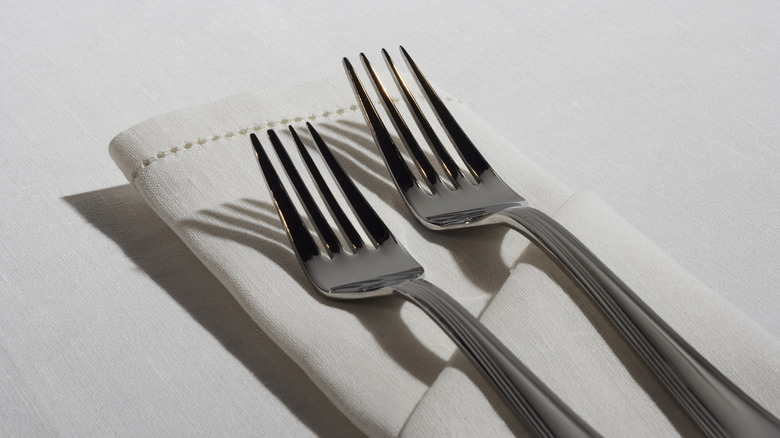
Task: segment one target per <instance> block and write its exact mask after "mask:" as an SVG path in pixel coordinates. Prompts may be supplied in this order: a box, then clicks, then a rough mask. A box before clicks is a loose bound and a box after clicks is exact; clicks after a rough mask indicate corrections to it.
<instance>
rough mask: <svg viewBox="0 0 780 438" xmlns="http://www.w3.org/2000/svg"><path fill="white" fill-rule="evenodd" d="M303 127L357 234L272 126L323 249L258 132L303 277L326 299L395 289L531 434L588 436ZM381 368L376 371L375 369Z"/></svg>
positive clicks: (267, 175)
mask: <svg viewBox="0 0 780 438" xmlns="http://www.w3.org/2000/svg"><path fill="white" fill-rule="evenodd" d="M307 125H308V128H309V131H310V133H311V135H312V138H313V139H314V141H315V143H316V144H317V147H318V149H319V150H320V153H321V155H322V157H323V159H324V161H325V163H326V164H327V166H328V168H329V169H330V171H331V174H332V175H333V177H334V179H335V180H336V182H337V183H338V185H339V186H340V188H341V190H342V193H343V194H344V197H345V199H346V200H347V201H348V203H349V206H350V207H351V208H352V210H353V212H354V213H355V216H356V217H357V219H358V221H359V222H360V225H362V226H363V228H364V230H365V232H366V234H367V235H368V236H369V239H370V242H368V244H367V243H366V242H364V241H363V239H362V238H361V237H360V234H359V233H358V232H357V230H356V229H355V227H354V226H353V225H352V222H351V221H350V220H349V218H348V217H347V215H346V214H345V213H344V211H343V210H342V208H341V207H340V206H339V203H338V201H337V200H336V198H335V197H334V196H333V193H332V192H331V191H330V189H329V188H328V185H327V183H326V182H325V180H324V178H323V177H322V175H321V174H320V172H319V171H318V170H317V167H316V165H315V164H314V161H313V160H312V158H311V156H310V155H309V153H308V152H307V150H306V147H305V146H304V145H303V143H302V142H301V139H300V137H298V134H297V133H296V131H295V129H293V128H292V127H290V132H291V134H292V136H293V140H294V141H295V143H296V145H297V147H298V150H299V152H300V154H301V157H302V159H303V161H304V163H306V167H307V168H308V169H309V172H310V174H311V176H312V179H313V180H314V181H315V183H316V185H317V188H318V189H319V192H320V193H321V195H322V198H323V199H324V202H325V204H326V205H327V207H328V209H329V210H330V212H331V213H332V217H333V218H334V220H335V221H336V222H337V225H338V227H339V228H340V229H341V230H342V232H343V234H342V236H343V237H344V239H345V241H347V242H348V244H349V245H350V246H351V251H350V252H347V251H344V248H343V247H342V245H341V243H340V242H339V239H338V238H337V236H336V234H335V232H334V231H333V229H332V228H331V227H330V225H329V224H328V222H327V220H326V219H325V217H324V216H323V214H322V213H321V211H320V209H319V208H318V207H317V204H316V202H315V201H314V198H313V197H312V196H311V194H310V192H309V190H308V189H307V188H306V185H305V183H304V182H303V180H302V179H301V177H300V175H299V174H298V171H297V170H296V169H295V166H294V165H293V163H292V161H291V159H290V157H289V156H288V155H287V152H285V149H284V146H283V145H282V143H281V141H280V140H279V137H278V136H277V135H276V133H275V132H274V131H273V130H270V131H268V136H269V138H270V140H271V143H272V145H273V147H274V149H275V150H276V154H277V156H278V157H279V161H280V162H281V163H282V166H283V167H284V170H285V172H286V173H287V176H288V178H289V180H290V182H291V183H292V185H293V186H294V188H295V191H296V192H297V193H298V196H299V198H300V200H301V204H302V205H303V207H304V209H305V210H306V212H307V213H308V216H309V218H310V219H311V222H312V225H313V227H314V229H315V231H316V232H317V234H318V235H319V236H320V238H321V239H322V242H323V244H324V247H325V252H326V253H327V254H322V253H321V251H320V249H319V247H318V245H317V244H316V243H315V241H314V239H313V237H312V236H311V234H310V232H309V229H308V228H307V227H306V225H305V224H304V222H303V220H302V219H301V216H300V214H299V213H298V211H297V208H296V206H295V205H294V204H293V202H292V201H291V199H290V197H289V196H288V194H287V191H286V190H285V188H284V186H283V185H282V182H281V180H280V179H279V176H278V174H277V173H276V170H274V166H273V164H271V161H270V160H269V158H268V155H266V153H265V151H264V150H263V146H262V145H261V144H260V141H259V140H258V138H257V136H255V135H254V134H251V136H250V137H251V139H252V144H253V146H254V148H255V152H256V153H257V158H258V160H259V162H260V168H261V170H262V173H263V175H264V176H265V179H266V182H267V183H268V187H269V189H270V191H271V195H272V197H273V199H274V202H275V204H276V207H277V210H278V212H279V217H280V218H281V220H282V223H283V225H284V227H285V229H286V231H287V235H288V237H289V238H290V243H291V245H292V247H293V250H294V252H295V254H296V256H297V257H298V260H299V262H300V263H301V266H302V267H303V269H304V271H306V274H307V276H308V277H309V279H310V280H311V282H312V283H313V284H314V286H315V287H316V288H317V290H318V291H319V292H321V293H322V294H324V295H325V296H326V297H328V298H334V299H359V298H369V297H375V296H381V295H393V294H395V295H399V296H401V297H402V298H404V299H406V300H408V301H410V302H412V303H413V304H415V305H417V306H418V307H420V308H421V309H422V310H423V311H424V312H425V313H426V314H428V316H430V317H431V318H432V319H433V320H434V321H436V323H437V324H438V325H439V326H440V327H441V328H442V329H443V330H444V331H445V332H446V333H447V334H448V335H449V336H450V338H452V340H453V341H454V342H455V344H457V345H458V347H460V349H461V350H462V351H463V352H464V353H465V354H466V356H468V357H469V359H471V361H472V362H473V363H474V364H475V365H476V366H477V367H478V368H479V369H480V370H482V372H483V373H484V374H485V375H486V376H487V377H488V379H489V380H490V381H491V382H492V383H493V385H494V386H495V388H496V389H497V390H498V392H499V393H500V394H501V395H503V396H504V398H505V400H506V401H507V403H508V404H509V406H510V407H511V408H512V410H513V411H514V413H515V414H516V415H517V417H518V418H520V419H521V420H522V421H524V422H525V424H526V426H528V428H529V429H530V430H531V431H532V432H534V433H535V434H536V435H537V436H543V437H548V436H595V435H597V434H596V432H595V431H594V430H593V429H592V428H591V427H590V426H588V425H587V424H586V423H585V422H584V421H583V420H582V419H580V418H579V417H578V416H577V415H576V414H575V413H574V412H572V411H571V409H569V408H568V407H567V406H566V405H565V404H564V403H563V402H562V401H561V400H560V399H559V398H558V397H557V396H556V395H555V394H553V393H552V392H551V391H550V390H549V389H548V388H547V387H546V386H545V385H544V384H543V383H542V382H541V381H540V380H539V379H538V378H537V377H536V376H534V375H533V373H532V372H531V371H530V370H529V369H528V368H526V367H525V366H524V365H523V364H522V363H521V362H520V361H519V360H518V359H517V357H515V356H514V355H513V354H512V353H511V352H510V351H509V350H508V349H507V348H506V347H505V346H504V345H503V344H502V343H501V341H499V340H498V339H497V338H496V337H495V336H494V335H493V334H492V333H491V332H490V331H489V330H488V329H487V328H486V327H485V326H484V325H482V323H480V322H479V321H478V320H477V319H476V318H474V317H473V316H472V315H471V314H470V313H469V312H468V311H467V310H466V309H465V308H464V307H463V306H461V305H460V304H458V302H457V301H455V300H454V299H452V298H451V297H450V296H449V295H447V294H446V293H445V292H443V291H442V290H441V289H439V288H437V287H436V286H434V285H432V284H430V283H428V282H426V281H425V280H423V279H422V278H421V275H422V274H423V268H422V266H420V264H418V263H417V261H415V260H414V258H413V257H412V256H411V255H409V253H407V252H406V250H405V249H404V248H403V247H402V246H401V244H399V243H398V242H397V241H396V240H395V237H393V235H392V233H390V230H389V229H388V228H387V227H386V226H385V224H384V222H382V220H381V219H380V218H379V216H377V214H376V213H375V212H374V210H373V209H372V208H371V206H370V205H369V204H368V203H367V202H366V200H365V198H363V195H362V194H361V193H360V192H359V191H358V189H357V187H355V185H354V184H353V182H352V180H351V179H350V178H349V176H347V174H346V173H345V172H344V170H343V169H342V168H341V166H340V165H339V163H338V162H337V161H336V159H335V158H334V156H333V155H332V154H331V152H330V150H329V149H328V147H327V145H326V144H325V142H324V141H323V140H322V138H321V137H320V136H319V135H318V134H317V131H316V130H315V129H314V127H312V126H311V124H307ZM378 371H379V372H381V370H378Z"/></svg>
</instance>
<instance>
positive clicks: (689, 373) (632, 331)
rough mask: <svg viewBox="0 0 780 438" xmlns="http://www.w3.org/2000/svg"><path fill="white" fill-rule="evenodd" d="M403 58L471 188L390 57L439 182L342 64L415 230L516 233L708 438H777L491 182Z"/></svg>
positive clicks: (623, 292) (588, 261)
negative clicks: (557, 270) (557, 268)
mask: <svg viewBox="0 0 780 438" xmlns="http://www.w3.org/2000/svg"><path fill="white" fill-rule="evenodd" d="M401 52H402V54H403V57H404V59H405V60H406V63H407V65H408V68H409V70H410V71H411V72H412V75H413V76H414V78H415V80H416V82H417V84H418V86H419V88H420V89H421V90H422V94H423V95H424V96H425V98H426V100H427V101H428V103H429V104H430V107H431V109H432V110H433V112H434V113H435V114H436V116H437V118H438V119H439V122H440V124H441V126H442V128H443V129H444V131H445V132H446V133H447V135H448V136H449V139H450V143H451V145H452V146H453V147H454V148H455V149H456V150H457V151H458V153H459V154H460V156H461V158H462V161H463V162H464V163H465V166H466V169H467V171H468V172H469V173H470V174H471V177H472V178H473V179H474V180H475V181H476V184H472V182H470V181H469V180H468V179H467V178H466V177H465V175H464V174H463V173H461V171H460V169H459V168H458V165H457V164H456V162H455V160H454V159H453V158H452V157H451V156H450V154H449V153H448V152H447V149H446V148H445V147H444V145H443V143H442V141H441V140H440V139H439V138H438V136H437V135H436V133H435V132H434V129H433V128H432V127H431V125H430V123H429V122H428V121H427V119H426V117H425V115H424V114H423V112H422V111H421V109H420V107H419V106H418V104H417V102H416V100H415V98H414V97H413V94H412V92H411V91H410V88H409V86H408V85H407V84H406V82H405V81H404V79H403V77H402V75H401V73H400V71H399V70H398V68H397V67H396V65H395V63H394V62H393V60H392V59H391V58H390V55H389V54H388V53H387V51H386V50H384V49H383V50H382V54H383V57H384V59H385V61H386V63H387V65H388V68H389V70H390V71H391V72H392V76H393V79H394V81H395V83H396V85H397V87H398V88H399V89H400V91H401V95H402V96H403V100H404V101H405V102H406V106H407V107H408V109H409V111H410V113H411V114H412V117H413V118H414V120H415V122H416V123H417V126H418V127H419V130H420V132H421V133H422V134H423V136H424V137H425V140H426V141H427V142H428V144H429V145H430V149H431V151H432V152H433V154H434V156H435V159H436V160H437V161H438V163H439V164H440V165H441V167H442V169H443V175H442V174H439V173H437V172H436V170H435V169H434V167H433V166H432V165H431V163H430V161H429V160H428V159H427V158H426V156H425V153H424V152H423V150H422V149H421V147H420V145H419V144H418V142H417V140H416V139H415V136H414V134H412V132H411V130H410V129H409V127H408V126H407V124H406V122H405V121H404V119H403V117H402V116H401V114H400V113H399V111H398V109H397V108H396V106H395V103H394V102H393V100H392V99H391V98H390V95H389V94H388V92H387V90H386V89H385V87H384V85H383V84H382V82H381V80H380V79H379V76H378V75H377V73H376V71H375V70H374V69H373V68H372V67H371V64H370V63H369V61H368V59H367V58H366V56H365V55H364V54H362V53H361V55H360V57H361V59H362V61H363V64H364V67H365V69H366V71H367V73H368V75H369V76H370V77H371V82H372V84H373V85H374V87H375V89H376V91H377V94H378V95H379V96H380V99H381V100H382V103H383V104H384V106H385V108H386V110H387V113H388V114H389V116H390V119H391V121H392V123H393V125H394V126H395V128H396V131H397V133H398V135H399V137H400V138H401V140H402V142H403V144H404V146H405V147H406V149H407V152H408V153H409V155H410V156H411V159H412V161H413V162H414V164H415V166H416V167H417V170H418V171H419V173H420V175H422V179H418V178H416V177H415V176H414V174H413V173H412V171H411V170H410V169H409V168H408V167H407V165H406V163H405V162H404V158H403V156H402V155H401V152H400V151H399V149H398V148H397V147H396V145H395V143H394V141H393V139H392V137H391V136H390V133H389V132H388V130H387V129H386V128H385V125H384V123H383V122H382V119H381V118H380V116H379V114H378V113H377V111H376V109H375V108H374V106H373V104H372V102H371V100H370V99H369V97H368V94H367V93H366V91H365V89H364V88H363V86H362V84H361V82H360V80H359V79H358V76H357V75H356V74H355V70H354V68H353V67H352V65H351V64H350V62H349V60H348V59H347V58H344V66H345V68H346V71H347V75H348V76H349V80H350V82H351V84H352V87H353V89H354V91H355V96H356V97H357V100H358V102H359V104H360V106H361V108H362V110H363V115H364V116H365V119H366V122H367V123H368V125H369V127H370V129H371V131H372V133H373V135H374V139H375V140H376V143H377V145H378V146H379V150H380V151H381V153H382V155H383V156H384V159H385V163H386V164H387V167H388V169H389V170H390V174H391V175H392V177H393V179H394V180H395V183H396V185H397V187H398V190H399V191H400V192H401V195H403V198H404V200H405V201H406V204H407V206H408V207H409V208H410V210H411V211H412V212H413V213H414V215H415V217H416V218H417V219H418V220H419V222H420V223H422V224H423V225H424V226H426V227H427V228H430V229H433V230H449V229H455V228H462V227H470V226H482V225H494V224H501V225H505V226H509V227H510V228H513V229H515V230H517V231H519V232H521V233H522V234H524V235H525V236H526V237H528V239H529V240H531V241H532V242H534V243H535V244H536V245H538V246H539V247H540V248H542V249H543V250H544V251H545V252H546V253H547V254H548V255H550V256H552V257H553V258H554V259H556V260H557V261H558V262H559V264H560V265H562V266H563V267H564V268H565V269H566V270H567V271H568V272H569V274H570V275H571V276H572V277H573V278H574V279H575V280H576V281H577V283H578V284H579V285H580V286H581V289H582V290H583V291H584V292H586V293H587V294H588V295H589V296H590V297H591V298H592V299H593V301H594V302H595V303H596V304H597V305H598V306H599V307H600V308H601V310H602V311H603V312H604V313H605V314H606V316H607V317H608V318H609V319H610V320H611V321H612V323H613V324H614V325H615V327H616V328H617V329H618V331H619V332H620V333H621V334H622V335H623V336H624V337H625V338H626V340H627V341H628V343H629V344H630V345H631V346H632V347H633V348H634V350H635V351H636V352H637V353H638V354H639V356H640V357H642V359H643V360H644V361H645V363H646V364H647V366H648V367H649V368H650V369H651V370H652V371H653V373H654V374H655V375H656V376H657V377H658V379H659V380H660V381H661V382H662V383H663V384H664V386H665V387H666V388H667V390H668V391H669V392H670V393H671V394H672V395H673V396H674V397H675V399H676V400H677V401H678V402H679V403H680V405H681V406H682V407H683V408H684V410H685V411H686V412H687V413H688V414H689V415H690V416H691V417H692V418H693V420H694V421H695V422H696V424H698V425H699V427H701V429H702V430H703V431H704V432H705V433H706V434H708V435H710V436H718V437H720V436H740V437H741V436H751V437H755V436H780V421H778V419H777V418H775V417H774V416H772V414H771V413H769V412H767V411H766V410H765V409H763V408H762V407H761V406H759V405H758V404H757V403H756V402H755V401H754V400H752V399H751V398H750V397H749V396H747V395H746V394H745V393H744V392H742V391H741V390H740V389H739V388H737V387H736V386H735V385H734V384H733V383H732V382H731V381H729V379H728V378H726V377H725V376H724V375H723V374H721V373H720V372H719V371H718V370H717V369H715V367H713V366H712V365H711V364H710V363H709V362H708V361H707V360H706V359H705V358H704V357H702V356H701V355H700V354H698V353H697V352H696V351H695V350H694V349H693V348H692V347H691V346H690V345H689V344H688V343H687V342H685V340H683V339H682V338H681V337H680V336H679V335H678V334H677V333H675V332H674V330H672V329H671V327H669V325H667V324H666V323H665V322H664V321H663V320H661V318H660V317H658V315H657V314H656V313H655V312H653V310H652V309H650V308H649V307H648V306H647V305H646V304H645V303H644V302H642V300H641V299H640V298H639V297H638V296H637V295H636V294H635V293H634V292H633V291H632V290H631V289H630V288H629V287H628V286H627V285H626V284H625V283H624V282H623V281H621V280H620V279H619V278H618V277H617V276H616V275H615V274H614V273H613V272H612V271H611V270H610V269H609V268H607V266H606V265H604V263H602V262H601V261H600V260H599V259H598V258H597V257H596V256H595V255H594V254H593V253H592V252H591V251H590V250H588V248H586V247H585V245H584V244H583V243H582V242H580V241H579V240H578V239H577V238H576V237H575V236H574V235H572V234H571V233H570V232H569V231H567V230H566V229H565V228H564V227H563V226H561V225H560V224H559V223H557V222H556V221H554V220H553V219H552V218H550V217H549V216H547V215H546V214H544V213H543V212H541V211H539V210H536V209H534V208H531V207H529V206H528V203H527V201H526V200H525V199H523V198H522V197H521V196H520V195H518V194H517V193H516V192H515V191H514V190H512V189H511V188H510V187H509V186H508V185H506V184H505V183H504V182H503V181H502V180H501V179H500V178H499V177H498V175H496V173H495V172H494V171H493V169H492V168H491V167H490V165H489V164H488V162H487V161H486V160H485V158H484V157H483V156H482V154H480V153H479V151H478V150H477V148H476V146H475V145H474V144H473V143H472V141H471V140H470V139H469V138H468V136H467V135H466V133H465V132H464V131H463V129H462V128H461V127H460V126H459V125H458V123H457V122H456V121H455V118H454V117H453V116H452V114H451V113H450V112H449V110H448V109H447V108H446V106H445V105H444V103H443V102H442V100H441V99H440V98H439V97H438V96H437V94H436V92H435V91H434V90H433V88H432V87H431V85H430V83H429V82H428V81H427V80H426V79H425V77H424V76H423V74H422V73H421V72H420V69H419V68H418V67H417V65H416V64H415V63H414V61H413V60H412V59H411V57H410V56H409V54H408V53H407V52H406V51H405V50H404V49H403V47H401ZM445 181H446V183H445ZM448 184H449V185H450V186H451V187H452V188H450V187H448V186H447V185H448Z"/></svg>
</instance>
